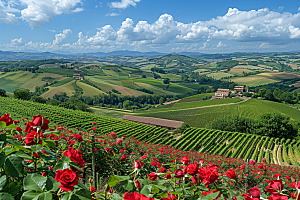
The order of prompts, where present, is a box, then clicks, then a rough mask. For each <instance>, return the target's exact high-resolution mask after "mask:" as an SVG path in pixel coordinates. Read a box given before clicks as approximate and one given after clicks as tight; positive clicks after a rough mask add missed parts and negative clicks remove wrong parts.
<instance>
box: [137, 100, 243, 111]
mask: <svg viewBox="0 0 300 200" xmlns="http://www.w3.org/2000/svg"><path fill="white" fill-rule="evenodd" d="M239 101H242V99H240V98H229V99H213V100H204V101H192V102H183V103H181V102H177V103H175V104H173V106H172V107H169V106H161V108H160V107H157V108H156V109H151V110H148V111H140V113H142V114H143V113H147V114H148V113H157V114H158V113H159V112H169V111H173V110H178V111H179V110H194V109H196V108H198V107H206V106H215V105H219V104H229V103H237V102H239Z"/></svg>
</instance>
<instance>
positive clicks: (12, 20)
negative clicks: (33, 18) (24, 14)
mask: <svg viewBox="0 0 300 200" xmlns="http://www.w3.org/2000/svg"><path fill="white" fill-rule="evenodd" d="M18 11H19V10H17V9H14V8H12V7H11V5H10V4H9V3H5V2H4V1H1V0H0V23H5V24H15V25H18V24H19V20H18V18H17V17H16V15H15V14H13V13H14V12H18Z"/></svg>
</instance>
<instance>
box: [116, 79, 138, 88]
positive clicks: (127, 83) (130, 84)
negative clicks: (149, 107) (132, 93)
mask: <svg viewBox="0 0 300 200" xmlns="http://www.w3.org/2000/svg"><path fill="white" fill-rule="evenodd" d="M120 81H121V83H122V85H123V86H124V87H128V88H132V89H139V86H137V85H136V84H135V83H134V82H133V81H132V80H131V79H121V80H120Z"/></svg>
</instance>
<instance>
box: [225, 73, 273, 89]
mask: <svg viewBox="0 0 300 200" xmlns="http://www.w3.org/2000/svg"><path fill="white" fill-rule="evenodd" d="M230 80H231V81H233V82H235V83H237V84H240V85H246V86H250V87H255V86H259V85H266V84H269V83H274V82H277V80H275V79H272V78H268V77H263V76H259V75H251V76H247V77H236V78H230Z"/></svg>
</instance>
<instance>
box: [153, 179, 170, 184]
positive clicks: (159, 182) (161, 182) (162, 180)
mask: <svg viewBox="0 0 300 200" xmlns="http://www.w3.org/2000/svg"><path fill="white" fill-rule="evenodd" d="M156 182H157V184H158V185H163V184H165V183H167V182H169V180H168V179H161V180H156Z"/></svg>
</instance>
